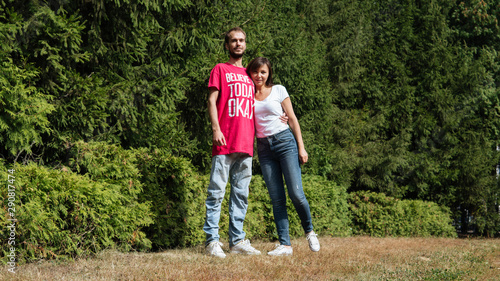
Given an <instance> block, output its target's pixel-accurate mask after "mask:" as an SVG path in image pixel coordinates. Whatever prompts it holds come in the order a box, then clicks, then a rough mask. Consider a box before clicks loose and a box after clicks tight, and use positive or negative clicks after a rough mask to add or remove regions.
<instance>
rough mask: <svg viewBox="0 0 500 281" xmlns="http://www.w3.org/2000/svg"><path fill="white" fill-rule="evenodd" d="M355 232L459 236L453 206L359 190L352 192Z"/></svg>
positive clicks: (362, 233)
mask: <svg viewBox="0 0 500 281" xmlns="http://www.w3.org/2000/svg"><path fill="white" fill-rule="evenodd" d="M349 201H350V207H351V212H352V215H353V225H354V226H353V228H354V233H355V234H361V235H366V234H367V235H371V236H379V237H382V236H422V237H426V236H443V237H456V236H457V234H456V230H455V228H454V227H453V225H452V220H451V216H450V210H449V209H447V208H445V207H441V206H439V205H437V204H436V203H433V202H425V201H421V200H399V199H396V198H393V197H388V196H385V195H384V194H383V193H375V192H369V191H359V192H355V193H352V194H350V196H349Z"/></svg>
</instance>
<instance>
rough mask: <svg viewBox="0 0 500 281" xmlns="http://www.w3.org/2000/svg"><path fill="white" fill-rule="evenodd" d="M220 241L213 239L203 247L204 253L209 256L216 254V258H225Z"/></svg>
mask: <svg viewBox="0 0 500 281" xmlns="http://www.w3.org/2000/svg"><path fill="white" fill-rule="evenodd" d="M221 247H222V243H221V242H219V241H213V242H210V243H209V244H208V245H207V246H206V247H205V253H206V254H207V255H209V256H216V257H218V258H221V259H223V258H225V257H226V254H224V251H223V250H222V248H221Z"/></svg>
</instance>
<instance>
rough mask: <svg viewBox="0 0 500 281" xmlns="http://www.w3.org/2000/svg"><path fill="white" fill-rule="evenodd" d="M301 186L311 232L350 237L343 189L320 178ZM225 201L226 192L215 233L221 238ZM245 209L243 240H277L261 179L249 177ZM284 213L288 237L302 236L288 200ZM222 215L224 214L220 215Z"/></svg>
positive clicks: (306, 180)
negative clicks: (311, 224)
mask: <svg viewBox="0 0 500 281" xmlns="http://www.w3.org/2000/svg"><path fill="white" fill-rule="evenodd" d="M302 182H303V187H304V193H305V195H306V198H307V200H308V202H309V206H310V208H311V217H312V220H313V225H314V230H315V231H316V232H317V233H320V234H323V235H325V234H327V235H334V236H347V235H350V234H351V230H350V225H349V224H350V218H349V207H348V204H347V193H346V190H345V188H342V187H338V186H336V185H335V184H334V183H333V182H331V181H327V180H326V179H324V178H323V177H320V176H311V175H303V178H302ZM228 188H229V187H228ZM285 188H286V187H285ZM228 200H229V192H226V196H225V198H224V202H223V205H222V210H223V214H221V222H220V226H221V233H219V234H220V236H221V237H224V238H226V237H227V230H228V228H229V220H228V214H227V211H226V210H227V207H228V205H227V204H228ZM248 205H249V206H248V212H247V216H246V218H245V224H244V228H243V229H244V230H245V232H246V233H247V237H248V238H259V239H271V240H272V239H278V234H277V230H276V226H275V224H274V215H273V210H272V205H271V199H270V197H269V194H268V192H267V188H266V185H265V182H264V180H263V178H262V176H261V175H254V176H253V177H252V182H251V183H250V194H249V198H248ZM287 210H288V219H289V222H290V226H289V227H290V236H291V237H301V236H304V230H303V229H302V225H301V224H300V218H299V216H298V214H297V212H296V211H295V207H294V206H293V203H292V201H291V200H290V198H287ZM224 211H226V212H225V213H224ZM222 218H224V219H222Z"/></svg>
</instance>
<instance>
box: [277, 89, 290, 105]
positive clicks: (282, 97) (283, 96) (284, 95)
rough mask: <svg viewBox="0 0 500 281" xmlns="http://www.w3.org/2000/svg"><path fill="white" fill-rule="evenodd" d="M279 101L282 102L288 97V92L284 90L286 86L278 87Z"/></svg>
mask: <svg viewBox="0 0 500 281" xmlns="http://www.w3.org/2000/svg"><path fill="white" fill-rule="evenodd" d="M279 89H280V90H279V101H280V103H282V102H283V101H284V100H285V99H286V98H288V97H290V96H289V95H288V92H287V91H286V88H285V87H284V86H280V87H279Z"/></svg>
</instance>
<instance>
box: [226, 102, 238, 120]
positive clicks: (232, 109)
mask: <svg viewBox="0 0 500 281" xmlns="http://www.w3.org/2000/svg"><path fill="white" fill-rule="evenodd" d="M235 102H236V99H229V101H228V102H227V108H228V113H229V117H234V115H235V114H236V113H235V110H236V105H235Z"/></svg>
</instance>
